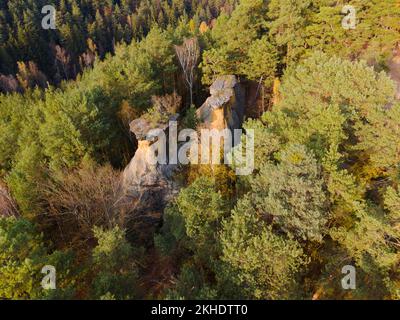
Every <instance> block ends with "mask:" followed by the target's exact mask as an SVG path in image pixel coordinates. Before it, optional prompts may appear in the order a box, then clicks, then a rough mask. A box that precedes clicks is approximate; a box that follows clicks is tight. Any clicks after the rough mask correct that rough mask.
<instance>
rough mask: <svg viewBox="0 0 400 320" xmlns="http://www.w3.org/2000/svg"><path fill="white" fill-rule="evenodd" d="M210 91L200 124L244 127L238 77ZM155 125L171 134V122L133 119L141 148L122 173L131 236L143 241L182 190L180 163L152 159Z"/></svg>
mask: <svg viewBox="0 0 400 320" xmlns="http://www.w3.org/2000/svg"><path fill="white" fill-rule="evenodd" d="M210 93H211V96H210V97H209V98H208V99H207V101H206V102H205V103H204V104H203V106H201V107H200V108H199V109H198V111H197V116H198V118H199V120H200V127H203V128H210V129H217V130H222V129H226V128H229V129H232V130H233V129H239V128H241V126H242V123H243V118H244V115H245V109H246V108H245V90H244V88H243V86H242V85H241V84H240V83H239V81H238V80H237V78H236V77H235V76H223V77H220V78H218V79H217V80H216V81H215V82H214V83H213V85H212V86H211V88H210ZM177 117H178V116H177V115H174V116H172V117H170V121H176V120H177ZM155 128H157V129H161V130H163V131H164V132H165V134H166V136H167V137H168V134H169V132H168V131H169V129H170V128H169V125H168V123H164V124H156V125H154V124H153V123H152V122H151V121H149V120H146V118H140V119H137V120H135V121H133V122H132V123H131V125H130V129H131V131H132V132H133V133H134V134H135V136H136V138H137V140H138V141H139V143H138V149H137V151H136V153H135V156H134V157H133V159H132V161H131V162H130V164H129V165H128V167H127V168H126V169H125V171H124V173H123V176H122V190H123V199H124V200H123V201H128V202H129V203H130V204H132V205H130V206H129V207H133V209H132V210H131V212H130V214H129V221H128V222H127V223H128V229H129V230H133V233H134V234H133V237H131V239H132V240H138V241H141V243H149V242H150V241H151V240H152V239H153V235H154V232H155V230H156V229H157V228H158V226H159V225H160V224H161V222H162V213H163V211H164V209H165V206H166V205H167V204H168V203H169V202H170V201H171V200H172V199H173V198H174V197H175V196H176V195H177V194H178V192H179V185H178V184H177V183H176V182H175V181H174V175H175V173H176V171H177V169H178V165H171V164H159V163H157V164H154V161H152V160H154V157H155V155H154V150H152V145H153V144H154V143H156V142H157V138H156V137H154V136H150V135H149V132H150V131H151V130H152V129H155ZM167 140H168V138H167ZM168 147H169V146H168V145H167V150H168ZM178 148H179V146H178ZM167 153H168V152H167ZM167 163H168V161H167Z"/></svg>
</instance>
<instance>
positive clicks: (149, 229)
mask: <svg viewBox="0 0 400 320" xmlns="http://www.w3.org/2000/svg"><path fill="white" fill-rule="evenodd" d="M176 119H177V115H175V116H173V117H171V118H170V120H171V121H173V120H176ZM152 129H155V128H153V127H152V126H151V125H149V124H148V123H146V121H144V120H143V119H137V120H135V121H133V122H132V124H131V130H132V132H133V133H135V135H136V138H137V139H138V141H139V142H138V149H137V151H136V153H135V156H134V157H133V159H132V160H131V162H130V164H129V165H128V166H127V167H126V169H125V170H124V172H123V174H122V190H123V200H122V201H129V202H130V204H131V205H130V207H133V210H132V211H131V212H130V214H129V221H127V224H128V227H129V229H130V230H134V234H132V240H137V241H140V242H141V243H149V244H150V243H151V241H152V239H153V235H154V232H155V230H156V228H157V227H158V226H159V225H160V223H161V221H162V213H163V210H164V208H165V206H166V205H167V203H168V202H169V201H171V200H172V198H173V197H174V196H175V195H176V193H177V192H178V187H177V185H176V183H175V182H174V181H173V175H174V172H175V171H176V169H177V166H176V165H169V164H159V163H155V161H154V157H155V155H154V151H153V150H152V148H151V146H152V145H153V144H154V143H155V142H156V140H155V139H154V138H153V137H151V136H149V135H147V134H148V132H149V131H150V130H152ZM158 129H161V130H163V131H167V130H168V124H165V125H161V126H159V128H158Z"/></svg>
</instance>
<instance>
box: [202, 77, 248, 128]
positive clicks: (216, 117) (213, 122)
mask: <svg viewBox="0 0 400 320" xmlns="http://www.w3.org/2000/svg"><path fill="white" fill-rule="evenodd" d="M210 94H211V96H210V97H209V98H208V99H207V100H206V102H205V103H204V104H203V105H202V106H201V107H200V108H199V109H198V110H197V117H198V118H199V120H200V123H201V126H203V127H206V128H209V129H217V130H223V129H225V128H229V129H238V128H240V127H241V126H242V123H243V118H244V115H245V109H246V107H245V106H246V103H245V97H246V95H245V89H244V88H243V86H242V85H241V84H240V83H239V81H238V80H237V78H236V77H235V76H232V75H230V76H221V77H219V78H218V79H217V80H216V81H215V82H214V83H213V84H212V86H211V87H210Z"/></svg>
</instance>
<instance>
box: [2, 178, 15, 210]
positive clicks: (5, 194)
mask: <svg viewBox="0 0 400 320" xmlns="http://www.w3.org/2000/svg"><path fill="white" fill-rule="evenodd" d="M18 215H19V214H18V208H17V205H16V203H15V201H14V199H12V198H11V195H10V193H9V191H8V189H7V186H6V185H5V183H3V182H2V181H1V180H0V217H17V216H18Z"/></svg>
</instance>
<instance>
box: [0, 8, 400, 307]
mask: <svg viewBox="0 0 400 320" xmlns="http://www.w3.org/2000/svg"><path fill="white" fill-rule="evenodd" d="M45 5H52V6H54V8H55V9H56V28H55V29H49V30H45V29H43V28H42V24H41V22H42V19H43V17H44V15H43V13H42V7H43V6H45ZM345 6H351V8H354V9H355V11H354V19H355V20H354V25H353V26H351V27H346V26H348V23H349V20H346V19H349V12H350V11H348V10H343V7H345ZM399 22H400V2H399V1H398V0H384V1H383V0H343V1H341V0H339V1H338V0H296V1H293V0H12V1H0V300H35V299H61V300H136V299H138V300H143V299H145V300H153V299H159V300H197V299H199V300H207V299H216V300H219V299H243V300H345V299H346V300H347V299H348V300H353V299H354V300H355V299H361V300H372V299H374V300H375V299H378V300H397V299H400V23H399ZM346 23H347V24H346ZM231 76H234V77H233V78H234V79H236V81H237V84H236V82H235V87H234V88H235V89H234V90H237V88H239V87H240V88H243V90H242V91H243V92H245V94H244V98H243V99H242V100H243V101H242V100H241V99H240V97H239V98H238V94H237V101H236V100H235V103H234V105H235V106H237V105H241V106H242V107H243V108H244V109H245V112H244V119H243V123H240V125H239V126H240V127H241V128H242V129H243V131H244V132H246V131H248V132H250V131H252V132H254V133H255V135H254V170H253V172H252V173H251V174H250V175H243V176H241V175H237V174H235V167H234V164H232V165H228V164H220V165H214V164H210V165H204V164H202V165H200V164H187V165H180V166H178V168H177V169H176V170H175V171H174V172H173V174H172V175H171V177H170V176H168V178H165V179H164V177H162V178H161V177H160V176H154V174H155V173H154V172H156V169H154V171H152V170H153V169H152V168H150V169H148V168H149V167H148V166H149V165H148V164H143V163H142V162H140V164H138V163H139V160H140V159H141V158H140V157H141V154H142V153H141V152H142V151H143V150H147V149H145V148H146V144H145V142H146V141H143V140H141V137H140V135H139V134H138V133H137V132H138V131H140V130H144V127H145V126H144V125H143V123H145V124H148V125H149V126H151V127H159V126H160V125H165V124H166V123H167V122H168V120H169V119H170V118H171V116H172V115H175V114H178V115H179V120H178V123H179V128H181V129H184V128H191V129H194V130H200V129H201V128H203V127H204V125H205V124H204V123H203V122H202V121H203V120H202V119H200V118H199V110H203V109H204V105H205V106H207V102H205V101H206V99H207V98H208V97H209V96H210V94H211V98H213V97H214V98H218V97H219V98H221V97H220V96H218V94H217V93H216V94H214V93H213V91H215V89H214V90H210V86H211V88H215V86H216V83H219V82H218V81H222V80H223V81H224V83H225V85H227V84H229V81H228V80H226V79H232V78H229V77H231ZM221 79H222V80H221ZM232 87H233V85H232ZM235 92H236V91H235ZM221 99H222V98H221ZM214 100H215V99H214ZM207 101H213V100H212V99H211V100H207ZM229 103H230V102H228V103H227V104H224V108H228V109H227V110H231V109H229V108H230V107H232V106H231V105H228V104H229ZM224 110H225V109H224ZM228 113H229V112H228ZM229 116H230V114H227V113H226V112H225V113H223V115H222V117H229ZM216 117H217V116H216ZM214 120H215V122H212V124H213V123H214V124H215V123H216V122H217V120H218V119H216V118H213V120H212V121H214ZM221 123H223V124H224V125H227V123H230V122H229V121H228V120H227V119H222V120H221ZM212 124H211V125H212ZM138 128H139V129H140V130H139V129H138ZM244 136H245V134H244ZM243 139H244V137H243ZM243 145H244V147H245V148H246V147H248V146H246V145H245V143H243ZM143 152H145V151H143ZM139 158H140V159H139ZM135 159H139V160H137V162H135ZM157 168H158V167H157ZM162 168H163V169H164V167H162ZM141 170H142V171H141ZM159 171H160V170H159ZM159 171H157V172H158V173H159ZM149 172H150V173H149ZM135 179H136V180H135ZM139 179H141V180H140V181H139ZM163 179H164V180H163ZM153 180H154V181H153ZM138 181H139V182H138ZM166 185H167V186H166ZM170 185H173V186H174V187H173V192H172V191H171V190H172V189H171V190H170V189H168V188H170V187H169V186H170ZM171 188H172V187H171ZM122 189H123V190H124V192H122V191H121V190H122ZM167 191H168V192H169V191H171V192H170V193H171V196H165V195H164V192H167ZM168 195H169V193H168ZM44 266H54V268H55V270H56V279H57V282H56V283H57V285H56V288H52V289H50V290H49V289H44V288H43V286H42V279H43V277H44V276H45V274H43V273H42V270H43V267H44ZM345 266H354V268H355V270H356V275H357V277H356V279H357V282H356V283H357V285H356V287H355V288H352V289H351V290H346V289H344V288H343V286H342V281H341V280H342V278H343V277H344V276H345V274H343V272H342V269H343V267H345Z"/></svg>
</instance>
